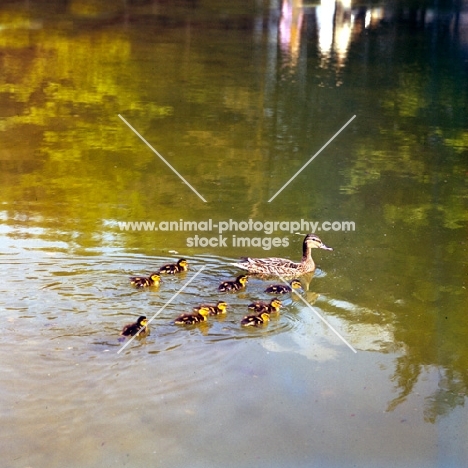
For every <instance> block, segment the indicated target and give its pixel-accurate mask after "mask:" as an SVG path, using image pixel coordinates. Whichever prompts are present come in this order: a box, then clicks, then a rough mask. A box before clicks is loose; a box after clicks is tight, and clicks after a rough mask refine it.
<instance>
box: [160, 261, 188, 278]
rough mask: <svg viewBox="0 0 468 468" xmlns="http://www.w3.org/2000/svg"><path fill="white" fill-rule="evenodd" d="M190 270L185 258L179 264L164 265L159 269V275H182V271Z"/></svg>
mask: <svg viewBox="0 0 468 468" xmlns="http://www.w3.org/2000/svg"><path fill="white" fill-rule="evenodd" d="M187 270H188V262H187V260H185V258H181V259H180V260H179V261H178V262H177V263H168V264H167V265H163V266H162V267H161V268H160V269H159V273H164V274H166V275H175V274H176V273H180V272H182V271H187Z"/></svg>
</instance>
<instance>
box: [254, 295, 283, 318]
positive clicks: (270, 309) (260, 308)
mask: <svg viewBox="0 0 468 468" xmlns="http://www.w3.org/2000/svg"><path fill="white" fill-rule="evenodd" d="M281 306H282V304H281V301H280V300H279V299H277V298H275V299H272V300H271V301H270V302H269V303H267V302H262V301H257V302H252V304H249V306H248V308H249V309H251V310H253V311H255V312H266V313H267V314H279V311H280V308H281Z"/></svg>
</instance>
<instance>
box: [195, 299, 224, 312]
mask: <svg viewBox="0 0 468 468" xmlns="http://www.w3.org/2000/svg"><path fill="white" fill-rule="evenodd" d="M200 309H208V310H209V311H210V314H209V315H222V314H225V313H226V312H227V311H226V309H227V303H226V302H224V301H218V303H217V304H216V305H212V304H202V305H201V306H198V307H194V308H193V310H195V311H197V312H198V311H199V310H200Z"/></svg>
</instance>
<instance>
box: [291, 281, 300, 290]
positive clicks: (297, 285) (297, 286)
mask: <svg viewBox="0 0 468 468" xmlns="http://www.w3.org/2000/svg"><path fill="white" fill-rule="evenodd" d="M289 284H290V285H291V288H292V289H300V288H302V283H301V282H300V281H299V280H298V279H293V280H292V281H291V282H290V283H289Z"/></svg>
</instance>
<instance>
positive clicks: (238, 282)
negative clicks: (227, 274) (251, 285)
mask: <svg viewBox="0 0 468 468" xmlns="http://www.w3.org/2000/svg"><path fill="white" fill-rule="evenodd" d="M248 280H249V279H248V278H247V276H246V275H239V276H238V277H237V278H236V279H235V280H234V281H223V282H222V283H221V284H220V285H219V286H218V290H219V291H223V292H226V291H240V290H241V289H244V288H245V287H246V285H247V282H248Z"/></svg>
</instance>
